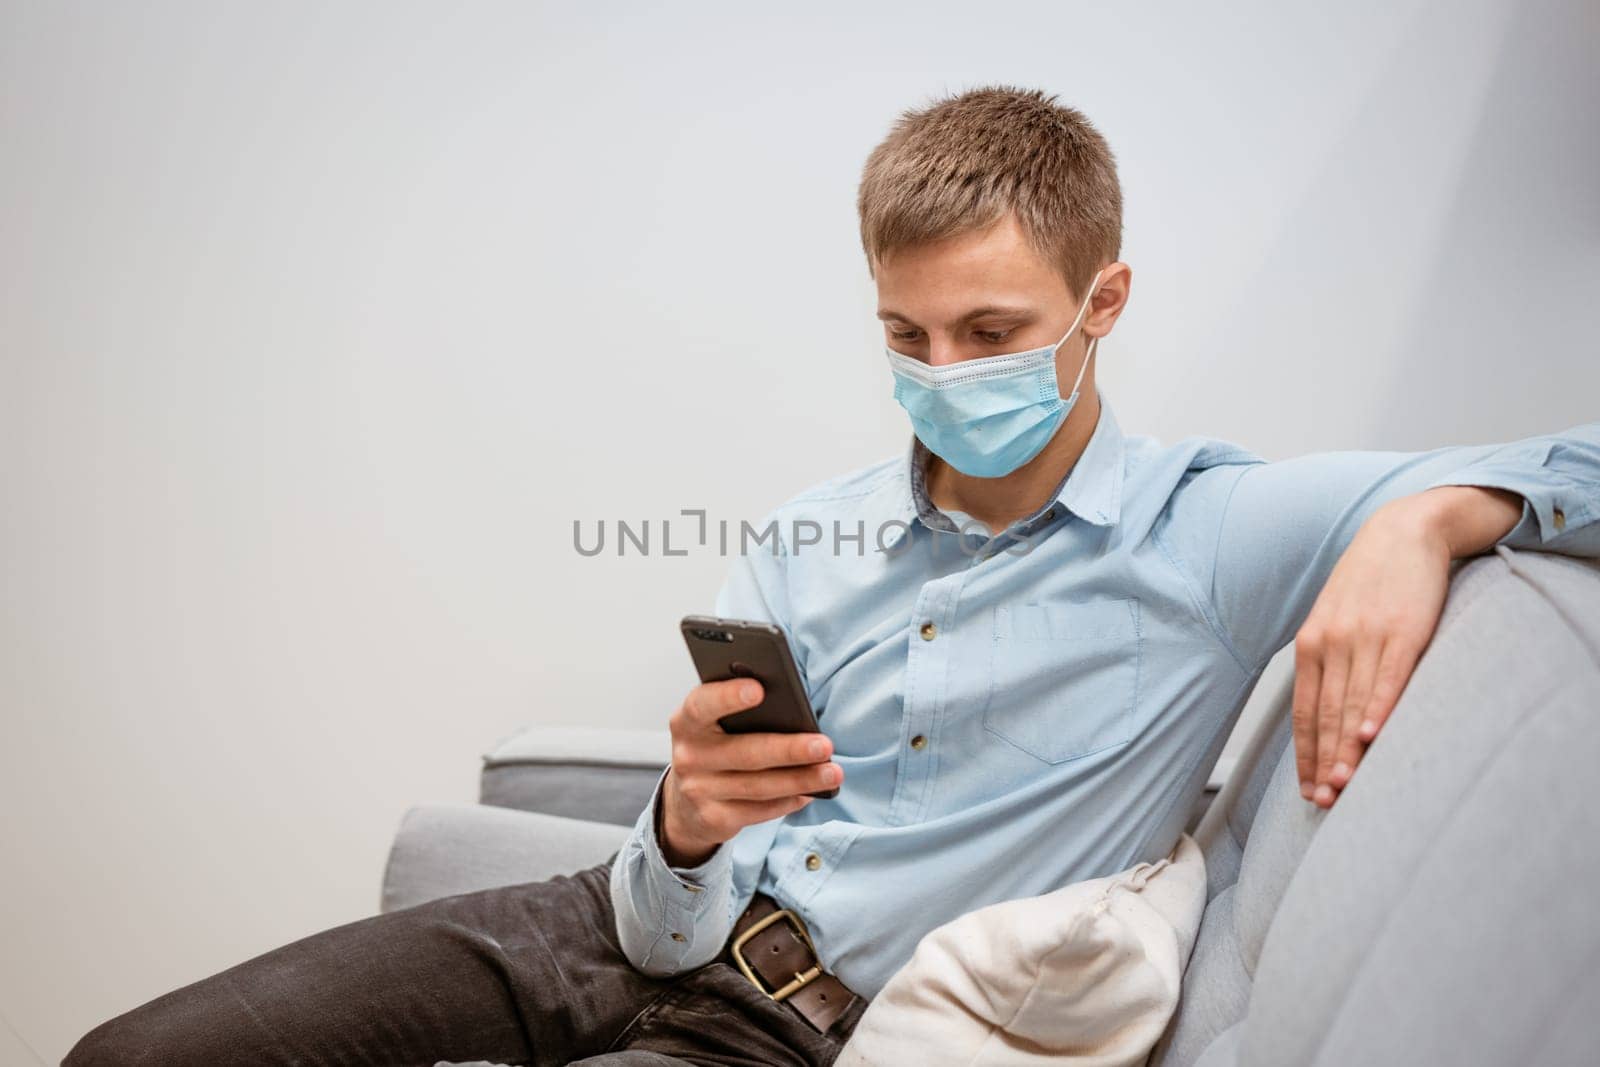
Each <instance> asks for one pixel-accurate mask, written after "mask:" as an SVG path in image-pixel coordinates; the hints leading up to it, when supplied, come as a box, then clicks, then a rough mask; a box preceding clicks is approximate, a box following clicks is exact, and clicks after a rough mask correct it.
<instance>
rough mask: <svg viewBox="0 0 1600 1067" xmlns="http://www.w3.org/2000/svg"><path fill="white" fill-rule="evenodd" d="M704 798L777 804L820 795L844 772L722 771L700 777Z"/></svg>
mask: <svg viewBox="0 0 1600 1067" xmlns="http://www.w3.org/2000/svg"><path fill="white" fill-rule="evenodd" d="M701 777H702V778H703V779H704V780H705V782H706V787H705V788H706V792H707V794H708V795H710V796H713V797H716V798H717V799H719V800H729V801H733V800H742V801H761V800H779V799H782V798H784V797H792V796H794V795H795V794H797V793H820V792H821V791H822V790H824V789H832V788H833V787H834V786H836V785H838V784H839V783H840V782H842V781H843V780H844V768H843V767H840V766H839V765H838V764H837V763H832V762H824V763H814V764H810V765H808V766H805V767H776V768H772V769H770V770H765V771H723V772H721V773H718V774H706V775H702V776H701Z"/></svg>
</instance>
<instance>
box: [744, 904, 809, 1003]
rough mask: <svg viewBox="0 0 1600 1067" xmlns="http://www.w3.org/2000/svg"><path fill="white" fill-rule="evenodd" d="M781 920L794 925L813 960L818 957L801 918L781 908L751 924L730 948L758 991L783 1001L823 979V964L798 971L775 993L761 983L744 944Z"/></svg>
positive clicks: (745, 974)
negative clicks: (745, 952)
mask: <svg viewBox="0 0 1600 1067" xmlns="http://www.w3.org/2000/svg"><path fill="white" fill-rule="evenodd" d="M779 919H788V920H789V922H790V923H791V924H793V926H794V928H795V930H796V932H798V933H799V935H800V940H802V941H804V942H805V943H806V948H808V949H810V950H811V955H812V957H813V958H815V957H816V955H817V946H816V945H814V944H812V943H811V933H810V931H808V930H807V929H806V925H805V923H803V922H801V921H800V916H798V915H796V914H795V913H794V912H792V911H790V910H789V909H788V908H779V909H778V910H777V911H775V912H773V913H772V914H770V915H763V916H762V917H761V918H759V919H757V920H756V921H755V922H753V923H751V924H750V928H749V929H747V930H746V931H745V932H744V933H742V934H740V935H739V936H738V937H736V938H734V939H733V944H732V946H730V948H729V951H730V952H731V953H732V954H733V961H734V962H735V963H737V964H738V965H739V970H741V971H743V972H744V976H745V977H746V978H748V979H750V981H751V982H752V983H754V984H755V987H756V988H757V989H759V990H761V992H763V993H765V994H766V995H767V996H769V997H771V998H772V999H773V1000H783V999H784V998H785V997H787V996H789V995H790V994H791V993H793V992H794V991H795V990H797V989H802V988H804V987H805V986H806V985H807V984H809V983H810V982H811V981H813V980H814V979H816V978H819V977H821V975H822V964H821V962H820V961H819V962H818V963H817V964H816V965H815V966H813V967H811V968H809V969H807V970H805V971H796V972H795V974H794V979H793V980H792V981H790V982H787V983H785V984H784V985H783V986H782V987H781V988H779V989H777V990H775V991H774V990H771V989H768V988H767V987H766V985H765V983H763V982H762V981H761V976H760V975H758V974H756V972H755V970H754V968H752V967H751V966H750V964H749V962H748V961H747V960H746V959H745V958H744V951H743V949H744V943H745V942H746V941H749V940H750V939H751V938H752V937H754V936H756V935H757V934H759V933H760V932H761V931H763V930H765V929H766V928H767V927H769V926H771V925H772V924H773V923H775V922H777V921H778V920H779Z"/></svg>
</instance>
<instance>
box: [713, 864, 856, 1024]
mask: <svg viewBox="0 0 1600 1067" xmlns="http://www.w3.org/2000/svg"><path fill="white" fill-rule="evenodd" d="M722 951H723V953H724V954H725V955H727V956H728V957H729V958H730V959H731V960H732V961H733V964H734V965H735V966H736V967H738V968H739V970H740V971H742V972H744V976H745V977H746V978H748V979H750V981H751V982H752V983H754V984H755V987H756V988H757V989H759V990H761V991H762V992H763V993H765V994H766V995H767V996H769V997H771V998H772V999H773V1000H781V1001H782V1002H783V1003H785V1004H788V1005H790V1006H791V1007H793V1008H794V1009H795V1010H796V1011H798V1012H799V1013H800V1015H801V1016H802V1017H803V1018H804V1019H805V1021H806V1022H808V1023H810V1024H811V1026H812V1027H813V1028H814V1029H816V1030H817V1032H819V1033H827V1032H828V1028H829V1027H830V1026H832V1025H833V1024H834V1021H835V1020H837V1019H838V1018H839V1016H841V1015H843V1014H844V1013H845V1012H846V1011H847V1010H848V1009H849V1008H850V1005H851V1004H852V1003H854V1002H855V1000H856V997H857V994H855V993H852V992H851V991H850V989H849V987H848V986H846V985H845V984H844V983H843V982H841V981H839V979H838V978H836V977H834V976H833V975H831V974H829V973H828V972H827V971H824V970H823V969H822V964H821V962H819V961H818V959H817V953H816V949H815V948H814V946H813V945H812V943H811V933H810V931H809V930H807V929H806V925H805V922H804V921H803V920H802V919H801V918H800V916H799V915H797V914H795V913H794V912H793V911H791V910H790V909H788V908H785V907H783V906H782V905H780V904H779V903H778V902H777V901H776V900H773V899H772V898H771V897H769V896H767V895H766V894H765V893H757V894H756V895H755V896H754V897H752V898H751V900H750V906H749V907H748V908H746V909H745V910H744V914H743V915H741V916H739V919H738V921H737V922H735V923H734V924H733V934H732V935H731V936H730V937H729V938H728V943H727V944H726V945H724V946H723V947H722Z"/></svg>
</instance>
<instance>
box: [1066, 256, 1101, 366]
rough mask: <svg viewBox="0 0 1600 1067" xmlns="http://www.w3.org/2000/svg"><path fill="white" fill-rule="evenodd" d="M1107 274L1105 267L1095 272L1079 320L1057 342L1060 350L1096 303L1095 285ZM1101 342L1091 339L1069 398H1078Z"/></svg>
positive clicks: (1079, 310)
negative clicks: (1081, 383)
mask: <svg viewBox="0 0 1600 1067" xmlns="http://www.w3.org/2000/svg"><path fill="white" fill-rule="evenodd" d="M1105 272H1106V269H1105V268H1104V267H1101V268H1100V269H1099V270H1097V271H1095V272H1094V278H1093V279H1092V280H1091V281H1090V282H1089V295H1088V296H1086V297H1084V299H1083V306H1082V307H1080V308H1079V309H1078V316H1077V318H1075V319H1073V320H1072V325H1071V326H1068V327H1067V332H1066V333H1064V334H1062V335H1061V340H1059V341H1057V342H1056V347H1057V348H1060V347H1061V346H1062V345H1064V344H1066V343H1067V338H1069V337H1071V336H1072V331H1074V330H1076V329H1077V328H1078V325H1079V324H1080V323H1082V322H1083V315H1084V312H1086V311H1088V310H1089V305H1090V304H1092V303H1094V294H1095V292H1096V290H1095V285H1096V283H1098V282H1099V281H1100V275H1102V274H1104V273H1105ZM1099 341H1100V338H1098V337H1091V338H1089V348H1088V350H1087V351H1086V352H1084V354H1083V363H1082V365H1081V366H1079V367H1078V376H1077V377H1076V378H1075V379H1073V382H1072V392H1070V393H1068V394H1067V395H1068V396H1076V395H1077V393H1078V383H1079V382H1081V381H1083V372H1084V371H1086V370H1088V369H1089V361H1090V360H1091V359H1093V358H1094V349H1095V345H1096V344H1097V343H1099Z"/></svg>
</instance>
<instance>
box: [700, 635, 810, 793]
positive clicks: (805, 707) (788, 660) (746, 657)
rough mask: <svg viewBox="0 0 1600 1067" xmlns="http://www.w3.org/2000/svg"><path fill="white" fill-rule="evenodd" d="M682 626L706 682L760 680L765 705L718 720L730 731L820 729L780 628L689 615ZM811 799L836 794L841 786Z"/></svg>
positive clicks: (791, 731) (782, 731) (797, 731)
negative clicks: (738, 679)
mask: <svg viewBox="0 0 1600 1067" xmlns="http://www.w3.org/2000/svg"><path fill="white" fill-rule="evenodd" d="M679 628H680V629H681V630H682V631H683V640H684V643H685V644H687V645H688V646H689V658H690V659H692V660H694V668H695V670H696V671H698V672H699V673H700V680H701V681H702V682H723V681H727V680H728V679H730V678H754V679H755V680H756V681H758V682H760V683H761V689H762V692H763V696H762V698H761V703H759V704H757V705H756V706H755V707H753V708H745V709H744V710H743V711H736V712H734V713H733V714H731V715H724V716H723V717H722V718H720V719H718V720H717V725H719V726H721V727H722V728H723V729H724V730H726V731H727V732H728V733H730V734H744V733H756V732H758V731H763V730H770V731H774V732H776V733H821V732H822V727H820V726H818V725H817V716H816V713H815V712H813V711H812V710H811V701H810V700H808V699H806V690H805V686H803V685H801V684H800V671H799V670H798V669H797V668H796V667H795V663H794V656H793V655H792V654H791V653H790V651H789V639H788V638H787V637H785V636H784V633H783V631H782V630H780V629H779V628H778V627H776V626H774V625H772V624H771V623H767V622H750V621H748V620H745V619H719V618H716V617H715V616H712V615H686V616H684V619H683V621H682V622H681V623H679ZM806 795H807V796H812V797H835V796H838V795H839V787H838V786H834V787H833V788H832V789H827V790H824V791H822V792H820V793H807V794H806Z"/></svg>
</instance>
